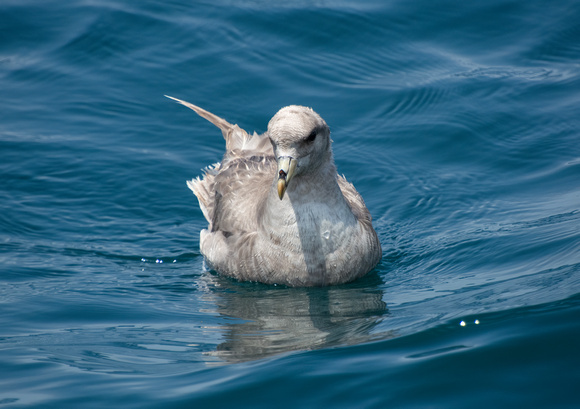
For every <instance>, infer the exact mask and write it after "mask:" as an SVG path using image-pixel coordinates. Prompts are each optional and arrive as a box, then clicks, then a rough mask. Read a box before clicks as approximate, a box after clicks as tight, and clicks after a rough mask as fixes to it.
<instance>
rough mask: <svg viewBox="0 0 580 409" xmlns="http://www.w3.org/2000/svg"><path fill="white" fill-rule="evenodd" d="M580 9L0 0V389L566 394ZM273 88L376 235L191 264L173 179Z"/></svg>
mask: <svg viewBox="0 0 580 409" xmlns="http://www.w3.org/2000/svg"><path fill="white" fill-rule="evenodd" d="M579 21H580V3H578V2H577V1H572V0H569V1H556V2H550V3H546V2H540V1H527V2H522V1H519V2H516V1H493V0H492V1H488V2H460V1H443V2H428V1H418V2H404V1H389V2H379V1H375V2H372V1H365V2H358V1H356V2H355V1H343V2H324V1H319V2H306V1H298V2H292V3H289V5H275V4H273V3H272V2H263V1H253V2H252V1H238V2H228V1H212V2H190V1H185V0H171V1H163V2H161V1H158V0H156V1H153V0H149V1H139V2H137V1H128V0H126V1H106V0H105V1H90V0H84V1H83V0H75V1H69V2H62V1H58V2H57V1H38V0H36V1H34V0H30V1H16V0H8V1H3V2H2V3H1V4H0V90H2V91H1V96H2V98H0V157H1V159H0V181H1V184H0V408H19V407H30V408H78V407H83V408H91V407H95V408H101V407H123V408H161V407H162V408H181V407H183V408H185V407H204V408H205V407H216V408H223V407H252V408H259V407H263V408H269V407H287V408H296V407H300V408H321V407H333V408H334V407H344V408H353V407H356V408H384V407H409V408H411V407H412V408H417V407H429V408H468V407H469V408H473V407H481V408H489V407H510V408H511V407H545V408H559V407H561V408H572V407H578V406H579V405H580V399H579V398H578V385H579V384H580V369H579V368H580V352H579V349H578V346H579V345H580V325H579V322H580V25H579V24H578V22H579ZM164 94H168V95H173V96H175V97H178V98H182V99H185V100H188V101H191V102H193V103H195V104H198V105H200V106H202V107H204V108H206V109H208V110H210V111H212V112H214V113H216V114H218V115H220V116H222V117H224V118H226V119H227V120H228V121H230V122H232V123H237V124H239V125H240V126H241V127H243V128H245V129H247V130H248V131H253V130H256V131H258V132H263V131H264V130H265V129H266V125H267V122H268V120H269V119H270V117H271V116H272V115H273V114H274V113H275V112H276V111H277V110H278V109H279V108H280V107H282V106H285V105H288V104H302V105H308V106H312V107H313V108H314V109H315V110H316V111H317V112H319V113H320V114H321V116H322V117H323V118H324V119H325V120H326V122H327V123H328V124H329V125H330V128H331V131H332V138H333V140H334V152H335V159H336V163H337V166H338V169H339V172H340V173H342V174H344V175H345V176H346V177H347V178H348V180H349V181H351V182H352V183H354V185H355V186H356V187H357V189H358V191H359V192H360V193H361V194H362V196H363V197H364V198H365V201H366V203H367V206H368V208H369V210H370V211H371V213H372V215H373V218H374V224H375V227H376V230H377V232H378V234H379V237H380V239H381V244H382V247H383V259H382V261H381V262H380V263H379V265H378V266H377V267H376V269H375V270H374V271H373V272H372V273H371V274H369V275H368V276H366V277H364V278H363V279H361V280H359V281H356V282H354V283H351V284H348V285H342V286H337V287H331V288H314V289H299V288H298V289H296V288H294V289H293V288H285V287H280V286H278V287H276V286H267V285H261V284H254V283H238V282H235V281H233V280H229V279H226V278H223V277H220V276H217V275H215V274H214V273H212V272H210V271H207V270H206V269H205V267H204V264H203V259H202V257H201V255H200V253H199V235H198V232H199V230H200V229H202V228H204V227H205V226H206V222H205V220H204V218H203V215H202V213H201V211H200V210H199V208H198V206H197V202H196V200H195V198H194V196H193V195H192V194H191V192H190V191H189V189H187V187H186V185H185V180H186V179H190V178H192V177H195V176H197V175H199V174H200V173H201V168H203V167H204V166H206V165H208V164H211V163H213V162H215V161H217V160H219V159H220V157H221V155H222V153H223V149H224V143H223V139H222V137H221V135H220V133H219V131H218V130H217V129H216V128H214V127H212V125H211V124H209V123H207V122H206V121H204V120H202V119H200V118H198V117H196V115H195V114H194V113H193V112H191V111H189V110H187V109H185V108H183V107H181V106H178V105H177V104H175V103H174V102H172V101H170V100H167V99H166V98H164V97H163V95H164Z"/></svg>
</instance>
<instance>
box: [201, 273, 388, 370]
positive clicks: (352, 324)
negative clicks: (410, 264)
mask: <svg viewBox="0 0 580 409" xmlns="http://www.w3.org/2000/svg"><path fill="white" fill-rule="evenodd" d="M206 278H207V280H208V281H207V282H206V283H207V286H208V288H207V289H208V290H210V291H212V292H214V296H216V300H215V302H216V304H217V312H218V313H219V314H220V315H222V316H223V317H227V318H230V319H232V322H231V323H228V324H227V325H225V327H224V328H223V330H224V336H223V337H224V339H225V340H224V341H223V342H222V343H221V344H219V345H218V346H217V348H216V351H212V352H209V353H208V354H209V355H211V356H214V357H219V358H220V359H222V360H223V361H224V362H226V363H237V362H245V361H251V360H257V359H261V358H265V357H268V356H272V355H276V354H281V353H285V352H290V351H297V350H312V349H320V348H328V347H333V346H345V345H356V344H360V343H363V342H369V341H372V340H374V339H376V338H380V339H385V338H387V337H389V334H385V333H381V334H380V336H379V334H375V333H373V329H374V328H375V327H376V326H377V325H378V324H379V323H380V322H381V321H382V320H383V319H384V318H385V317H386V316H388V314H389V313H388V309H387V305H386V303H385V302H384V301H383V291H382V290H381V289H380V285H381V284H382V282H381V279H380V277H379V276H378V275H376V274H374V273H371V274H369V275H368V276H367V277H364V278H363V279H361V280H358V281H356V282H354V283H351V284H346V285H341V286H335V287H315V288H290V287H283V286H277V287H274V286H269V285H263V284H256V283H238V282H236V281H234V280H232V279H229V278H225V277H221V276H217V275H211V274H207V275H206ZM211 287H213V288H215V289H218V288H219V291H213V290H212V289H210V288H211ZM224 289H226V291H224Z"/></svg>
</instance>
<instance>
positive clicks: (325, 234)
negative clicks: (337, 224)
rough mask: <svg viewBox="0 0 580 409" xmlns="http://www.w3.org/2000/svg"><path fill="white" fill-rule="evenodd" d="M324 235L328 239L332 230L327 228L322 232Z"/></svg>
mask: <svg viewBox="0 0 580 409" xmlns="http://www.w3.org/2000/svg"><path fill="white" fill-rule="evenodd" d="M322 237H324V238H325V239H326V240H328V239H329V238H330V232H329V231H328V230H326V231H325V232H324V233H322Z"/></svg>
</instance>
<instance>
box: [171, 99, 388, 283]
mask: <svg viewBox="0 0 580 409" xmlns="http://www.w3.org/2000/svg"><path fill="white" fill-rule="evenodd" d="M168 98H171V99H173V100H175V101H177V102H179V103H180V104H182V105H185V106H186V107H188V108H191V109H192V110H194V111H195V112H196V113H197V114H198V115H199V116H201V117H203V118H205V119H207V120H208V121H210V122H211V123H212V124H214V125H216V126H217V127H218V128H220V129H221V131H222V133H223V136H224V138H225V140H226V153H225V155H224V157H223V159H222V161H221V162H219V163H216V164H214V165H211V166H208V167H207V168H206V169H205V170H204V176H203V178H202V179H200V178H199V177H197V178H196V179H193V180H190V181H188V182H187V186H189V188H190V189H191V190H192V191H193V193H194V194H195V196H197V199H198V200H199V206H200V208H201V211H202V212H203V215H204V216H205V218H206V219H207V221H208V223H209V226H208V228H207V229H204V230H202V231H201V232H200V239H199V246H200V249H201V253H202V254H203V256H204V257H205V260H206V263H207V264H208V266H209V267H210V268H211V269H213V270H215V271H217V272H218V273H221V274H223V275H226V276H229V277H233V278H236V279H238V280H242V281H259V282H262V283H267V284H285V285H288V286H295V287H307V286H325V285H332V284H341V283H346V282H349V281H353V280H355V279H357V278H359V277H362V276H363V275H365V274H366V273H368V272H369V271H370V270H371V269H372V268H373V267H374V266H375V265H376V264H377V263H378V262H379V260H380V259H381V245H380V243H379V239H378V237H377V233H376V232H375V230H374V229H373V226H372V223H371V215H370V212H369V211H368V209H367V208H366V206H365V203H364V201H363V199H362V197H361V196H360V194H359V193H358V192H357V191H356V189H355V188H354V186H353V185H352V184H350V183H349V182H347V181H346V179H345V178H344V177H343V176H340V175H338V174H337V171H336V166H335V164H334V159H333V156H332V149H331V147H330V145H331V142H332V141H331V139H330V129H329V128H328V125H327V124H326V122H325V121H324V120H323V119H322V118H321V117H320V116H319V115H318V114H317V113H316V112H314V111H313V110H312V109H311V108H307V107H303V106H297V105H291V106H287V107H285V108H282V109H280V111H278V113H277V114H276V115H274V117H273V118H272V119H271V120H270V122H269V123H268V130H267V131H266V132H265V133H264V134H262V135H258V134H257V133H255V132H254V134H248V133H247V132H246V131H244V130H243V129H241V128H240V127H238V126H237V125H232V124H230V123H229V122H227V121H225V120H224V119H222V118H220V117H218V116H216V115H214V114H212V113H210V112H208V111H206V110H204V109H202V108H200V107H198V106H196V105H193V104H190V103H189V102H186V101H182V100H180V99H177V98H173V97H169V96H168Z"/></svg>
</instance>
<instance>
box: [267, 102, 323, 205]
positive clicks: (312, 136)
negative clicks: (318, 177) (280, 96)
mask: <svg viewBox="0 0 580 409" xmlns="http://www.w3.org/2000/svg"><path fill="white" fill-rule="evenodd" d="M268 136H269V138H270V141H271V142H272V146H273V147H274V155H275V156H276V160H277V162H278V195H279V196H280V199H282V198H283V197H284V192H285V191H286V188H287V187H288V183H290V180H291V179H292V178H293V177H296V176H298V175H301V174H306V173H309V172H316V171H317V169H318V168H319V167H320V166H321V165H322V164H324V163H326V162H327V161H328V160H331V158H332V151H331V148H330V144H331V140H330V129H329V128H328V125H327V124H326V122H324V120H323V119H322V118H321V117H320V115H318V114H317V113H316V112H314V111H313V110H312V108H307V107H303V106H298V105H290V106H287V107H285V108H282V109H281V110H279V111H278V113H276V115H274V117H272V119H271V120H270V122H269V123H268Z"/></svg>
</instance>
